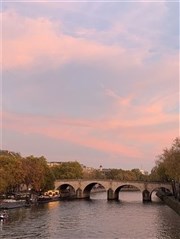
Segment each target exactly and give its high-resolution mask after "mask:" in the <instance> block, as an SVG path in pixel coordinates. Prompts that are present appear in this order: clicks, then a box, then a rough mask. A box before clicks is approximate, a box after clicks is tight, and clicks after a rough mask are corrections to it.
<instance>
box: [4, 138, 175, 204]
mask: <svg viewBox="0 0 180 239" xmlns="http://www.w3.org/2000/svg"><path fill="white" fill-rule="evenodd" d="M59 179H112V180H122V181H123V180H124V181H161V182H172V185H176V184H177V185H180V139H179V138H176V139H175V140H174V141H173V143H172V146H171V147H170V148H169V149H167V148H165V149H164V150H163V152H162V154H161V155H159V156H158V160H156V161H155V166H154V167H153V168H152V170H151V172H150V173H149V174H143V173H142V172H141V171H140V170H139V169H137V168H135V169H132V170H123V169H121V168H120V169H108V170H106V171H102V170H100V169H92V170H90V171H87V170H84V168H83V167H82V165H81V164H80V163H79V162H77V161H75V162H62V163H61V164H59V165H54V166H52V167H51V166H49V165H48V160H47V159H46V158H45V157H44V156H41V157H36V156H33V155H31V156H27V157H22V156H21V154H20V153H16V152H12V151H8V150H1V151H0V182H1V183H0V194H1V195H2V194H11V193H17V192H19V191H22V190H31V191H33V192H45V191H47V190H49V189H54V182H55V180H59ZM125 190H127V189H125ZM128 190H131V189H128ZM132 190H134V189H132ZM179 191H180V190H179V188H178V186H176V187H174V194H175V197H176V199H177V200H180V192H179Z"/></svg>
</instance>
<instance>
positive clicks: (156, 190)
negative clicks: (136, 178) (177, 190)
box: [150, 186, 171, 201]
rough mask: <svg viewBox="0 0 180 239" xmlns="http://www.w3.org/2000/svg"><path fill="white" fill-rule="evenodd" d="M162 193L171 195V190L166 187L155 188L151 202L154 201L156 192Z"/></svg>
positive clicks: (152, 191)
mask: <svg viewBox="0 0 180 239" xmlns="http://www.w3.org/2000/svg"><path fill="white" fill-rule="evenodd" d="M158 191H162V192H163V193H165V194H171V190H170V189H169V188H167V187H166V186H161V187H155V188H154V189H153V190H151V192H150V200H151V201H152V195H153V193H154V192H156V193H157V192H158Z"/></svg>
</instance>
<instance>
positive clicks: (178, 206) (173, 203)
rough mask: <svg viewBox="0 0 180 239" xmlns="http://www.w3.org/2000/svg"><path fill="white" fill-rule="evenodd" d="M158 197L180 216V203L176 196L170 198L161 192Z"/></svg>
mask: <svg viewBox="0 0 180 239" xmlns="http://www.w3.org/2000/svg"><path fill="white" fill-rule="evenodd" d="M156 195H157V196H158V197H159V198H160V199H161V200H162V201H163V202H164V203H165V204H166V205H167V206H169V207H170V208H171V209H173V210H174V211H175V212H176V213H177V214H178V215H179V216H180V202H179V201H178V200H177V199H175V197H174V196H168V195H166V194H165V193H164V192H160V191H159V192H157V193H156Z"/></svg>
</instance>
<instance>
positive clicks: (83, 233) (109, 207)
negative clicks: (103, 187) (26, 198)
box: [0, 192, 180, 239]
mask: <svg viewBox="0 0 180 239" xmlns="http://www.w3.org/2000/svg"><path fill="white" fill-rule="evenodd" d="M0 238H6V239H11V238H14V239H15V238H16V239H21V238H24V239H25V238H26V239H27V238H43V239H58V238H60V239H76V238H77V239H88V238H93V239H131V238H132V239H135V238H138V239H145V238H152V239H153V238H158V239H166V238H167V239H179V238H180V217H179V216H178V215H177V214H176V213H175V212H174V211H173V210H172V209H170V208H169V207H167V206H166V205H164V204H163V203H161V202H160V201H157V200H154V201H153V202H152V203H146V204H143V203H142V202H141V194H140V193H139V192H120V201H119V202H115V201H107V200H106V193H98V194H94V195H91V200H79V201H62V202H53V203H49V204H46V205H41V206H39V207H33V208H21V209H13V210H10V211H9V220H8V221H7V222H6V223H2V222H1V225H0Z"/></svg>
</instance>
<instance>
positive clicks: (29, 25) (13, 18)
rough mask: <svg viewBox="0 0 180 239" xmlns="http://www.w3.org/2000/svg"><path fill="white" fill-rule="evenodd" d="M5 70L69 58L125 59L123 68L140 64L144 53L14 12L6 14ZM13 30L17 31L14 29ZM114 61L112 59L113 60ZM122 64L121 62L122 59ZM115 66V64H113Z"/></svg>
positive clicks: (45, 20)
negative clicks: (67, 32) (64, 30)
mask: <svg viewBox="0 0 180 239" xmlns="http://www.w3.org/2000/svg"><path fill="white" fill-rule="evenodd" d="M2 25H3V29H4V30H3V48H2V50H3V69H13V68H21V67H31V66H34V65H37V64H41V61H42V64H44V60H42V59H47V60H48V66H49V67H50V66H51V67H57V66H59V65H61V64H64V63H67V62H69V61H86V60H90V61H91V60H93V61H100V60H103V61H104V60H107V61H109V58H111V59H114V62H116V61H117V59H122V60H121V64H119V67H120V68H123V67H124V66H127V65H129V62H131V63H132V64H139V62H140V58H141V57H142V52H140V51H139V52H137V51H134V52H133V51H132V50H131V51H129V54H127V49H124V48H122V47H121V46H108V45H104V44H102V43H98V42H97V41H92V40H87V39H85V38H81V37H77V38H76V37H72V36H70V35H65V34H64V33H63V32H62V29H61V28H62V26H61V24H60V23H59V22H58V23H57V22H52V21H50V20H49V19H46V18H37V19H31V18H27V17H22V16H20V15H18V14H17V13H16V12H14V11H7V12H4V13H2ZM12 29H13V33H12V32H11V31H12ZM110 62H111V61H110ZM119 63H120V62H119ZM112 65H113V64H112Z"/></svg>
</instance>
